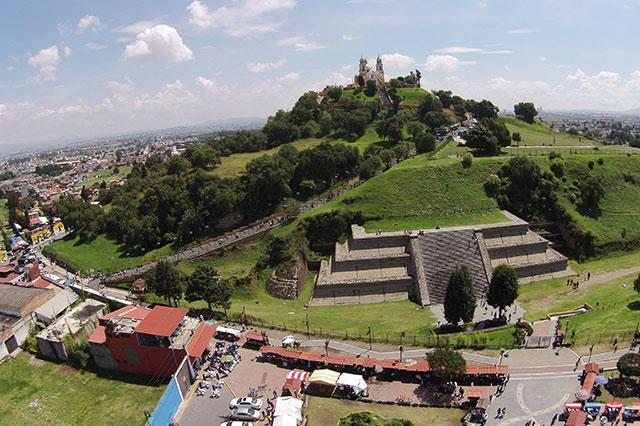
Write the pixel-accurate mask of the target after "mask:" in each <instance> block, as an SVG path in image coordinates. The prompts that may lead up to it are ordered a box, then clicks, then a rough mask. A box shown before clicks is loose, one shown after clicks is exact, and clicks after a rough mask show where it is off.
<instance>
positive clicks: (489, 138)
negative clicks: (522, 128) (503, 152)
mask: <svg viewBox="0 0 640 426" xmlns="http://www.w3.org/2000/svg"><path fill="white" fill-rule="evenodd" d="M462 137H463V138H464V139H465V140H466V141H467V146H468V147H469V148H473V149H477V150H478V151H481V152H483V153H485V154H488V155H495V154H497V153H498V152H499V151H500V148H499V147H500V145H499V143H498V139H497V138H496V137H495V136H494V134H493V132H491V130H490V129H488V128H487V127H485V126H484V125H482V124H478V125H477V126H475V127H474V128H473V129H471V130H469V131H468V132H465V133H464V134H463V135H462Z"/></svg>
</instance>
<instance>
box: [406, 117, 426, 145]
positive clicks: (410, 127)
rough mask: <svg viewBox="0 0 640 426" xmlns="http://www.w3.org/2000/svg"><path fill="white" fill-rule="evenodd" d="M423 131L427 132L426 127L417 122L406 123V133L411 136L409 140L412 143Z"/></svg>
mask: <svg viewBox="0 0 640 426" xmlns="http://www.w3.org/2000/svg"><path fill="white" fill-rule="evenodd" d="M425 130H427V126H425V125H424V124H423V123H421V122H420V121H418V120H413V121H410V122H409V123H407V131H408V132H409V134H410V135H411V138H412V139H413V141H414V142H415V140H416V137H417V136H418V135H419V134H420V133H422V132H424V131H425Z"/></svg>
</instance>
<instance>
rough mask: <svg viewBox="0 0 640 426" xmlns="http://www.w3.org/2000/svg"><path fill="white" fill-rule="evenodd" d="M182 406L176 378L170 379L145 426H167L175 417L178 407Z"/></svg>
mask: <svg viewBox="0 0 640 426" xmlns="http://www.w3.org/2000/svg"><path fill="white" fill-rule="evenodd" d="M181 404H182V396H181V395H180V387H179V386H178V382H176V378H175V377H173V378H171V381H170V382H169V384H168V385H167V389H165V391H164V393H163V394H162V398H160V401H158V405H156V408H154V410H153V413H152V414H151V417H150V418H149V420H148V421H147V426H167V425H168V424H170V423H171V420H172V419H173V416H175V415H176V413H177V412H178V409H179V408H180V405H181Z"/></svg>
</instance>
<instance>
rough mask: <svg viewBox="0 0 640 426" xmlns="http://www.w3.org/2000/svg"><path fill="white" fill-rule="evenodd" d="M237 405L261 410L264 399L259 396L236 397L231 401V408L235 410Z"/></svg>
mask: <svg viewBox="0 0 640 426" xmlns="http://www.w3.org/2000/svg"><path fill="white" fill-rule="evenodd" d="M237 407H252V408H255V409H256V410H258V411H259V410H260V409H261V408H262V400H261V399H258V398H251V397H250V396H243V397H242V398H234V399H232V400H231V402H230V403H229V409H230V410H233V409H234V408H237Z"/></svg>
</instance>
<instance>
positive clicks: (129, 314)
mask: <svg viewBox="0 0 640 426" xmlns="http://www.w3.org/2000/svg"><path fill="white" fill-rule="evenodd" d="M149 312H151V309H147V308H143V307H141V306H134V305H129V306H124V307H122V308H120V309H118V310H115V311H113V312H109V313H108V314H105V315H103V316H102V317H100V319H101V320H110V319H112V318H114V317H124V318H132V319H139V320H143V319H145V317H146V316H147V315H148V314H149Z"/></svg>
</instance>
